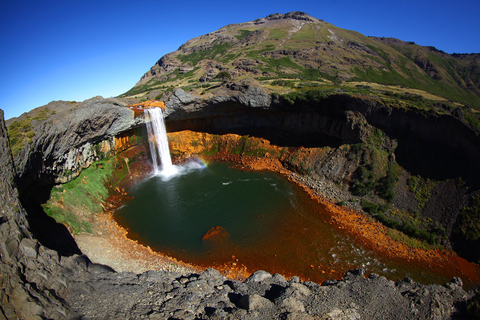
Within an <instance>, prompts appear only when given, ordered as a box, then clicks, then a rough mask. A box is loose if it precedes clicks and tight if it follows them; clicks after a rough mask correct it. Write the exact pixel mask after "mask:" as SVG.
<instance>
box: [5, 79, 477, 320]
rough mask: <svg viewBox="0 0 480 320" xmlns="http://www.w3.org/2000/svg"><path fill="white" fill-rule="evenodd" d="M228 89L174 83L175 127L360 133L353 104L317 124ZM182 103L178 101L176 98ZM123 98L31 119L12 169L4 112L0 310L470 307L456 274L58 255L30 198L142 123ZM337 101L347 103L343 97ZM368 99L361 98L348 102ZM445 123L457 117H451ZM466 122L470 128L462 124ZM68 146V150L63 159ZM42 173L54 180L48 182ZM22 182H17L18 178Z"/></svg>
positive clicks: (218, 312) (246, 314)
mask: <svg viewBox="0 0 480 320" xmlns="http://www.w3.org/2000/svg"><path fill="white" fill-rule="evenodd" d="M225 90H226V92H227V93H226V94H225V95H217V96H216V97H214V98H211V99H207V100H205V101H204V102H201V103H200V102H199V101H198V100H196V99H197V98H195V97H193V96H189V95H188V94H186V93H184V92H183V93H182V91H176V92H175V93H174V96H175V97H172V98H171V99H170V100H169V101H170V102H171V104H170V105H169V101H167V110H169V119H170V120H171V121H170V125H171V126H172V127H175V126H178V127H175V128H176V129H181V128H183V127H189V126H190V125H193V126H194V127H189V128H190V129H194V130H200V129H201V128H202V127H201V125H202V126H203V128H206V129H208V130H207V131H212V132H214V133H219V132H221V131H223V130H227V129H228V128H234V129H235V128H236V130H240V131H241V130H253V129H255V130H256V132H260V133H261V132H262V131H263V128H264V127H265V126H264V125H265V123H268V124H271V125H272V126H273V125H274V124H278V122H277V121H278V120H279V119H282V121H283V124H284V127H283V128H282V130H281V131H282V132H283V133H282V135H283V138H284V137H286V136H288V133H289V132H294V131H295V130H296V129H297V128H299V125H300V126H301V125H303V124H306V125H305V126H304V128H307V129H306V130H305V131H303V132H302V133H301V134H302V135H303V137H305V138H308V136H309V135H311V134H315V132H313V131H312V132H310V131H309V130H310V129H312V130H313V128H314V127H315V126H316V125H318V124H319V123H323V124H325V126H324V127H323V128H322V130H327V131H322V130H321V132H319V134H320V136H319V138H318V139H315V140H314V142H315V143H319V141H324V140H322V139H323V138H325V137H330V136H333V137H335V138H339V136H338V135H339V134H341V133H342V132H344V133H346V134H347V136H345V137H344V138H345V139H346V140H348V139H350V138H353V139H355V138H356V137H358V135H359V134H361V130H359V127H357V126H355V123H349V122H348V121H345V120H346V116H347V114H346V113H345V109H343V110H341V111H339V113H337V111H332V112H333V116H330V117H329V116H326V115H322V114H317V116H316V118H315V119H317V120H318V121H320V122H315V121H313V120H312V119H311V116H312V115H313V114H312V113H309V112H307V111H308V109H306V110H305V111H306V112H304V113H303V114H300V115H298V116H295V113H290V111H289V112H287V113H285V111H284V110H283V111H282V108H284V106H282V105H279V104H278V105H276V104H275V103H274V102H272V100H271V98H270V96H268V95H266V94H264V93H261V92H259V91H258V90H260V89H258V88H253V87H249V86H248V85H246V86H244V85H241V86H240V87H234V88H233V89H232V88H226V89H225ZM175 99H177V100H178V101H177V102H175V101H176V100H175ZM252 99H253V100H252ZM227 104H229V106H228V105H227ZM124 105H126V103H124V102H119V101H112V100H103V99H100V98H98V99H96V100H93V101H90V102H86V103H84V104H83V105H81V106H80V108H79V110H78V111H75V110H72V112H74V113H72V116H71V117H69V118H68V119H69V121H70V122H66V123H65V124H62V123H61V120H60V118H59V119H58V122H56V121H53V122H52V123H50V125H51V126H50V127H40V126H39V127H35V134H36V138H35V139H34V141H33V143H32V144H31V145H27V146H26V147H25V148H24V149H23V151H22V153H21V155H20V156H17V157H16V158H15V165H14V161H13V156H12V154H11V151H10V147H9V141H8V137H7V133H6V127H5V123H4V121H3V111H1V113H0V118H1V120H0V150H1V154H0V170H1V171H0V172H1V181H0V195H1V196H0V206H1V216H0V254H1V260H2V261H1V264H0V275H1V276H0V288H1V290H0V295H1V296H0V301H1V302H0V306H1V309H0V311H1V312H0V316H1V317H3V318H7V319H8V318H24V319H44V318H52V319H78V318H81V319H107V318H111V317H116V318H133V319H135V318H146V319H165V318H171V319H207V318H213V319H225V318H227V319H228V318H230V319H251V318H264V319H272V318H286V319H298V318H302V319H310V318H312V319H315V318H316V319H344V318H369V319H385V318H389V319H413V318H415V319H417V318H440V319H446V318H452V317H454V316H457V315H462V314H464V312H465V303H466V301H467V300H468V299H469V298H470V297H471V296H472V295H473V292H470V293H467V292H465V291H464V290H463V289H462V287H461V280H459V279H454V280H452V281H451V282H449V283H447V284H446V285H444V286H440V285H428V286H427V285H421V284H418V283H414V282H413V281H411V280H410V279H405V280H403V281H399V282H397V283H394V282H393V281H390V280H387V279H385V278H384V277H379V276H376V275H374V274H373V275H370V276H369V277H368V278H365V277H364V274H363V271H362V270H360V269H358V270H354V271H352V272H349V273H347V274H346V275H345V277H344V278H343V279H342V280H340V281H336V280H332V281H327V282H325V283H323V284H322V285H319V284H315V283H312V282H300V281H299V279H298V278H296V277H293V278H292V279H289V280H288V281H287V279H285V278H284V277H282V276H281V275H278V274H276V275H270V274H268V273H266V272H264V271H258V272H256V273H254V274H253V275H252V276H251V277H250V278H248V279H247V280H245V281H244V282H240V281H233V280H228V279H225V278H224V277H222V276H221V275H220V274H219V273H218V272H217V271H215V270H213V269H209V270H206V271H205V272H203V273H200V274H188V275H181V274H178V273H173V272H155V271H149V272H146V273H143V274H133V273H116V272H114V271H113V270H112V269H111V268H109V267H108V266H103V265H98V264H93V263H91V262H90V260H89V259H88V257H86V256H84V255H81V253H80V252H77V254H75V252H68V253H59V252H57V251H55V250H52V249H51V248H48V247H46V246H45V245H44V243H43V242H39V241H38V240H37V239H35V238H34V236H33V235H32V233H31V231H30V225H29V222H28V221H27V220H28V219H27V218H28V217H29V215H30V214H31V212H30V211H28V212H27V211H26V210H25V209H24V206H23V205H22V203H25V199H33V197H34V193H35V192H37V191H38V190H39V188H40V187H42V186H43V187H45V186H46V185H48V184H51V183H54V182H55V181H61V180H59V179H60V177H65V170H66V169H67V168H70V169H68V170H70V172H69V175H67V177H66V179H67V180H68V179H70V178H71V176H74V175H75V172H79V170H81V168H82V167H84V166H87V165H88V163H89V162H90V161H94V160H95V159H98V158H99V157H102V156H104V155H105V152H104V151H102V150H101V148H96V147H95V146H96V145H99V144H101V143H102V141H105V140H108V139H112V141H114V139H116V138H118V136H120V135H121V133H122V132H123V131H124V130H128V129H131V128H134V127H136V126H138V125H139V124H141V122H142V120H141V119H137V120H136V119H135V118H134V117H133V112H131V111H129V110H128V109H127V108H124V107H123V106H124ZM338 105H342V104H341V103H340V102H338ZM363 106H364V105H355V104H354V105H353V107H352V109H358V108H360V107H362V108H363ZM365 106H366V107H368V105H365ZM377 107H378V106H374V105H373V106H370V107H369V108H367V109H366V112H365V115H366V117H367V119H370V120H371V121H377V122H378V123H379V125H380V124H381V122H382V121H384V119H386V117H387V116H389V115H388V114H387V115H384V116H382V117H380V116H379V115H381V114H382V113H381V112H380V113H373V112H371V111H372V110H373V109H375V108H377ZM267 109H271V110H270V111H272V112H271V113H269V115H272V117H270V116H269V115H267V113H263V112H265V111H266V110H267ZM251 110H257V111H258V113H256V115H263V116H264V117H263V118H262V119H263V121H260V120H259V119H260V118H258V117H254V118H252V119H250V121H248V122H246V123H243V122H242V121H247V120H248V118H249V114H248V113H247V114H246V115H245V116H243V117H239V115H241V114H244V113H245V112H246V111H251ZM275 110H276V111H275ZM325 110H326V111H328V110H330V109H328V108H327V109H325ZM196 111H200V112H199V113H196V115H195V116H191V112H196ZM270 111H269V112H270ZM330 111H331V110H330ZM330 111H328V112H330ZM357 111H358V110H357ZM364 111H365V110H364ZM367 111H368V112H367ZM386 111H388V110H385V112H386ZM212 112H213V113H212ZM382 112H383V111H382ZM222 113H223V115H222ZM250 115H251V114H250ZM365 115H364V116H365ZM400 115H401V114H400ZM368 117H370V118H368ZM398 118H399V119H402V117H397V119H398ZM382 119H383V120H382ZM268 121H270V122H268ZM442 121H443V120H442ZM445 121H446V122H447V123H449V122H450V121H451V120H449V119H446V120H445ZM255 122H257V123H255ZM232 125H233V126H232ZM454 127H455V126H454ZM308 128H309V129H308ZM270 129H271V130H268V132H269V134H271V133H274V130H273V127H270ZM442 129H443V128H442ZM329 130H330V131H329ZM392 130H393V129H392ZM415 130H417V129H415ZM415 130H414V131H415ZM458 130H463V129H462V128H461V126H460V127H459V129H458ZM248 132H249V131H248ZM392 132H393V133H395V132H396V131H394V130H393V131H392ZM239 133H242V132H239ZM245 133H247V132H245ZM252 133H254V132H252ZM317 133H318V131H317ZM327 133H328V134H327ZM37 134H38V135H37ZM330 134H331V135H330ZM417 134H421V132H418V133H417ZM399 136H400V137H401V135H400V134H399ZM346 137H350V138H346ZM462 137H464V138H462V139H460V140H459V141H454V142H458V143H457V144H460V145H461V146H464V147H465V148H467V149H468V150H473V151H475V152H478V150H476V149H475V148H473V147H471V146H477V140H476V139H478V137H477V138H476V137H475V136H472V135H470V134H469V133H468V132H466V133H465V134H464V135H463V136H462ZM427 138H428V136H427ZM353 141H355V140H353ZM322 143H323V142H322ZM115 145H116V144H115V143H112V144H110V146H115ZM117 146H118V145H117ZM71 152H73V155H72V157H71V158H68V157H65V155H66V154H70V153H71ZM474 156H476V154H474ZM472 157H473V156H472ZM69 159H70V160H69ZM72 159H73V160H72ZM469 159H470V158H469ZM43 178H48V179H47V180H46V181H47V183H45V180H42V179H43ZM17 182H18V183H20V184H19V185H17ZM33 187H35V188H33ZM30 188H33V189H30ZM19 190H20V192H19ZM21 195H23V196H24V197H25V195H27V196H26V197H25V198H24V200H23V202H21V201H20V199H19V197H20V196H21ZM28 209H30V208H28ZM50 236H53V237H55V236H56V235H50Z"/></svg>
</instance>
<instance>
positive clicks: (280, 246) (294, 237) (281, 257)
mask: <svg viewBox="0 0 480 320" xmlns="http://www.w3.org/2000/svg"><path fill="white" fill-rule="evenodd" d="M181 170H185V172H184V173H185V174H182V175H178V176H175V177H172V178H171V179H169V180H168V181H164V180H162V178H161V177H158V176H154V177H151V178H148V179H145V180H144V181H142V182H140V183H138V184H137V185H135V186H133V187H132V188H131V189H130V190H129V192H130V194H131V195H132V196H133V197H134V199H133V200H131V201H130V202H128V203H127V204H126V205H125V206H123V207H121V208H119V209H118V210H117V212H116V213H115V219H116V220H117V222H118V223H119V224H120V225H122V226H123V227H125V228H126V229H127V230H128V231H129V237H131V238H133V239H135V240H139V241H140V242H141V243H143V244H145V245H148V246H150V247H152V248H154V249H156V250H158V251H160V252H163V253H167V254H168V255H170V256H173V257H175V258H177V259H180V260H182V261H185V262H188V263H192V264H196V265H200V266H204V267H209V266H214V267H215V266H219V265H226V264H232V262H235V263H236V264H238V265H245V266H246V267H248V269H249V270H250V271H254V270H258V269H263V270H266V271H268V272H271V273H274V272H278V273H282V274H284V275H299V276H301V277H303V278H305V279H312V280H314V281H317V282H321V281H322V280H326V279H331V278H334V277H336V278H340V277H342V276H343V275H344V273H345V272H346V271H348V270H351V269H353V268H355V267H364V268H365V269H367V271H369V272H375V273H378V274H380V275H384V276H386V277H388V278H390V279H393V280H397V279H401V278H403V277H405V276H409V277H411V278H413V279H415V280H416V281H419V282H423V283H434V282H435V283H445V282H447V281H448V280H450V279H451V276H450V275H448V276H447V275H442V274H435V273H432V272H430V271H429V270H428V269H427V268H424V267H422V266H415V265H412V264H411V263H407V262H405V261H393V260H391V259H390V260H389V259H385V258H383V257H382V256H379V255H378V254H377V253H375V252H373V251H371V250H368V249H365V248H364V247H362V246H361V245H359V244H358V243H356V242H355V241H354V240H353V239H352V238H351V237H349V236H348V235H347V234H344V233H343V232H341V231H340V230H338V229H336V228H334V227H332V226H331V225H330V224H329V223H328V222H329V216H328V215H327V214H326V213H325V211H324V210H325V209H324V207H323V206H322V205H321V204H318V203H316V202H314V201H312V200H311V199H309V198H308V196H307V195H306V194H305V193H304V192H303V191H302V190H301V189H300V188H298V187H297V186H296V185H294V184H292V183H290V182H289V181H288V180H286V179H285V178H284V177H282V176H280V175H277V174H275V173H271V172H244V171H240V170H236V169H231V168H229V166H228V165H227V164H225V163H216V162H212V163H210V164H209V166H208V167H206V168H204V169H201V170H199V169H197V170H188V169H185V168H184V169H181ZM217 226H220V227H222V228H223V229H224V230H225V231H226V232H227V233H228V234H225V233H224V234H223V236H222V235H220V236H214V237H212V238H210V239H208V240H202V237H203V236H204V235H205V234H206V233H207V231H208V230H209V229H211V228H212V227H217Z"/></svg>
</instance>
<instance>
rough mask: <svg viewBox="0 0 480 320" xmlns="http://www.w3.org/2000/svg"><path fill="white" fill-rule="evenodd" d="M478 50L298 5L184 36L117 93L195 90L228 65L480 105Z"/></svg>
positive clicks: (237, 74)
mask: <svg viewBox="0 0 480 320" xmlns="http://www.w3.org/2000/svg"><path fill="white" fill-rule="evenodd" d="M479 57H480V55H479V54H457V53H456V54H448V53H445V52H443V51H441V50H438V49H435V48H434V47H425V46H419V45H417V44H414V43H413V42H407V41H403V40H399V39H395V38H385V37H367V36H365V35H362V34H361V33H358V32H356V31H352V30H346V29H342V28H339V27H336V26H334V25H332V24H330V23H328V22H325V21H324V20H321V19H317V18H314V17H312V16H310V15H308V14H306V13H303V12H298V11H296V12H290V13H286V14H278V13H277V14H272V15H269V16H267V17H265V18H259V19H255V20H252V21H248V22H244V23H238V24H229V25H227V26H224V27H222V28H220V29H218V30H216V31H213V32H211V33H208V34H205V35H201V36H198V37H195V38H193V39H190V40H188V41H187V42H185V43H184V44H182V45H181V46H180V47H179V48H178V49H177V50H176V51H174V52H171V53H168V54H166V55H164V56H163V57H161V58H160V59H159V60H158V61H157V62H156V63H155V65H154V66H152V67H151V68H150V70H149V71H147V72H146V73H145V74H144V75H143V76H142V77H141V79H140V80H139V81H138V82H137V84H136V85H135V86H134V87H133V88H132V89H131V90H129V91H128V92H126V93H124V94H123V95H121V96H122V97H137V98H145V97H147V96H148V98H150V99H152V98H161V95H162V94H164V93H165V92H166V91H167V90H169V88H172V87H182V88H184V89H187V90H193V91H194V92H197V93H199V94H200V93H201V92H202V88H205V87H207V86H208V84H211V83H213V82H214V81H215V80H216V79H215V77H217V76H218V75H219V74H220V75H222V74H223V75H226V74H225V73H228V75H226V76H229V77H231V78H233V79H235V80H242V79H244V78H247V77H253V78H255V79H256V80H258V81H260V82H261V84H260V85H261V86H266V85H268V82H269V81H270V82H271V81H272V80H275V79H292V80H297V81H299V82H307V81H316V82H317V85H323V86H329V85H336V86H338V87H342V86H345V85H351V84H353V83H357V82H367V83H378V84H382V85H396V86H401V87H402V88H413V89H420V90H424V91H426V92H429V93H431V94H435V95H438V96H441V97H443V98H445V99H447V100H449V101H451V102H459V103H460V104H463V105H467V106H472V107H475V108H480V59H479ZM170 90H171V89H170ZM152 91H155V92H154V95H149V93H151V92H152Z"/></svg>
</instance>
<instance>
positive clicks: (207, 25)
mask: <svg viewBox="0 0 480 320" xmlns="http://www.w3.org/2000/svg"><path fill="white" fill-rule="evenodd" d="M291 11H303V12H306V13H308V14H310V15H311V16H313V17H315V18H318V19H324V20H325V21H327V22H330V23H332V24H334V25H336V26H337V27H340V28H344V29H350V30H355V31H358V32H360V33H362V34H364V35H367V36H385V37H395V38H399V39H401V40H405V41H414V42H415V43H417V44H420V45H428V46H435V47H436V48H438V49H440V50H443V51H445V52H448V53H453V52H458V53H472V52H477V53H478V52H480V19H478V13H479V12H480V1H478V0H474V1H473V0H470V1H462V0H459V1H456V2H454V1H451V0H450V1H444V0H439V1H430V0H428V1H421V0H418V1H367V0H366V1H358V0H356V1H350V0H347V1H332V0H330V1H322V0H315V1H304V0H296V1H283V0H278V1H259V0H257V1H250V0H245V1H209V0H204V1H198V0H197V1H186V0H184V1H168V2H167V1H152V0H131V1H123V0H117V1H102V0H63V1H51V0H42V1H38V0H36V1H31V0H4V1H1V3H0V48H1V52H0V66H1V73H0V79H1V83H0V88H1V89H0V90H1V92H0V108H1V109H3V110H4V111H5V118H6V119H9V118H11V117H16V116H19V115H20V114H22V113H23V112H28V111H29V110H31V109H34V108H36V107H39V106H42V105H45V104H47V103H48V102H50V101H53V100H68V101H71V100H75V101H83V100H85V99H88V98H91V97H94V96H97V95H101V96H103V97H110V96H117V95H119V94H122V93H124V92H126V91H127V90H129V89H130V88H131V87H133V86H134V85H135V83H136V82H137V81H138V80H139V79H140V77H141V76H142V75H143V74H144V73H145V72H146V71H148V70H149V68H150V67H151V66H153V65H154V64H155V62H156V61H157V60H158V59H160V58H161V57H162V56H163V55H164V54H166V53H169V52H172V51H175V50H176V49H177V48H178V47H179V46H180V45H181V44H182V43H184V42H186V41H188V40H189V39H191V38H194V37H196V36H199V35H203V34H206V33H209V32H212V31H215V30H217V29H219V28H221V27H223V26H224V25H227V24H231V23H240V22H246V21H250V20H254V19H257V18H261V17H265V16H267V15H269V14H272V13H286V12H291Z"/></svg>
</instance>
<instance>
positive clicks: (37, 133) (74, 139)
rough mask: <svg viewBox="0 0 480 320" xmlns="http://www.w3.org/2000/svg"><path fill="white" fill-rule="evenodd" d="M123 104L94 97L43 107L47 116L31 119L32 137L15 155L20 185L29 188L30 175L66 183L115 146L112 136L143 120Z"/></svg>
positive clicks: (45, 181) (46, 181)
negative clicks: (35, 119)
mask: <svg viewBox="0 0 480 320" xmlns="http://www.w3.org/2000/svg"><path fill="white" fill-rule="evenodd" d="M126 105H127V102H126V101H124V100H121V99H103V98H102V97H95V98H92V99H89V100H86V101H84V102H81V103H71V102H65V101H55V102H51V103H49V104H48V105H46V106H44V107H42V108H44V110H47V111H46V114H47V116H48V119H47V118H45V119H41V120H38V121H32V122H31V124H32V131H33V133H34V138H33V139H32V142H31V143H26V145H25V146H24V147H23V149H22V150H21V151H20V153H19V154H18V155H17V156H16V157H15V167H16V169H17V173H18V177H19V184H20V185H21V186H22V188H24V189H26V188H29V186H31V185H32V183H34V181H32V180H31V179H32V178H35V182H38V181H43V182H44V183H45V184H52V183H58V182H66V181H68V180H69V179H71V178H72V177H75V176H77V175H78V173H79V172H80V171H81V170H82V169H83V168H86V167H88V166H89V165H90V164H91V163H93V162H94V161H96V160H98V159H99V158H100V157H102V156H104V155H102V153H103V154H105V153H108V152H109V151H110V150H111V149H114V148H115V141H114V139H113V138H114V137H115V136H116V135H117V134H119V133H121V132H124V131H126V130H128V129H131V128H133V127H135V126H138V125H139V124H140V123H141V121H142V120H141V119H136V118H135V117H134V112H133V111H132V110H130V109H128V108H125V106H126ZM102 144H103V145H102Z"/></svg>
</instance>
